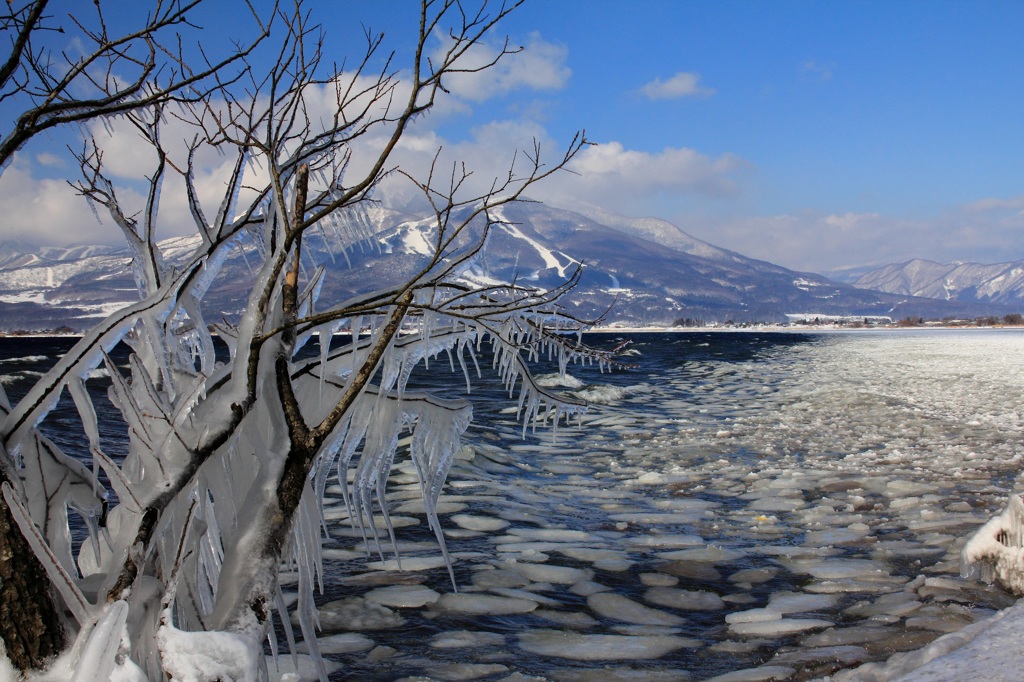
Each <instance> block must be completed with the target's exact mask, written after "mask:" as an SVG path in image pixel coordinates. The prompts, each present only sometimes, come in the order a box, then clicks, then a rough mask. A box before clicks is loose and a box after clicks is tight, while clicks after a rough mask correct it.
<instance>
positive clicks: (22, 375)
mask: <svg viewBox="0 0 1024 682" xmlns="http://www.w3.org/2000/svg"><path fill="white" fill-rule="evenodd" d="M41 376H43V372H35V371H33V370H30V369H25V370H22V371H20V372H15V373H14V374H0V384H3V385H4V386H11V385H13V384H16V383H18V382H19V381H24V380H25V379H38V378H39V377H41Z"/></svg>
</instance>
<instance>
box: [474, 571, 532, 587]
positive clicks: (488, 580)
mask: <svg viewBox="0 0 1024 682" xmlns="http://www.w3.org/2000/svg"><path fill="white" fill-rule="evenodd" d="M473 584H474V585H475V586H477V587H479V588H481V589H484V590H489V589H493V588H495V587H525V586H526V585H529V584H530V581H529V580H527V579H526V578H524V577H523V576H521V575H519V574H518V573H515V572H513V571H506V570H502V569H496V570H481V571H477V572H476V573H474V574H473Z"/></svg>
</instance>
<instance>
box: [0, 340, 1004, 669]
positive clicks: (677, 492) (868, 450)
mask: <svg viewBox="0 0 1024 682" xmlns="http://www.w3.org/2000/svg"><path fill="white" fill-rule="evenodd" d="M619 338H620V337H616V336H613V335H593V336H592V337H590V340H591V341H592V342H593V343H594V344H595V345H605V346H611V345H613V344H614V343H616V342H617V341H618V340H619ZM631 338H632V340H633V343H632V345H631V346H630V351H629V355H628V356H626V357H624V358H623V360H624V361H626V362H629V363H632V364H633V365H635V366H633V367H630V368H626V369H620V370H616V371H614V372H612V373H611V374H607V373H606V374H601V373H599V372H598V371H597V369H596V368H593V367H573V368H571V369H570V374H571V379H570V380H569V381H563V380H560V379H558V378H557V377H554V376H551V375H545V376H544V377H543V380H544V381H546V382H548V383H549V384H560V383H561V384H564V385H565V387H564V390H568V391H572V392H574V393H575V394H577V395H580V396H582V397H585V398H587V399H588V400H590V401H591V403H592V405H591V408H590V410H589V411H588V413H587V414H586V416H585V417H584V419H583V425H582V426H579V427H577V426H573V427H565V426H564V425H563V426H561V427H559V429H558V430H557V431H556V432H553V431H551V430H550V429H538V430H537V432H536V433H528V434H527V436H526V437H525V438H523V437H522V429H521V425H519V424H518V423H517V422H516V421H515V415H514V414H513V413H511V412H510V408H513V407H514V404H513V403H512V402H510V401H509V400H507V398H506V397H504V396H502V395H501V391H500V390H499V387H498V386H497V385H496V383H495V382H494V381H491V380H490V379H488V378H486V377H485V379H484V381H482V382H480V383H479V384H477V385H476V386H474V396H475V400H476V402H475V408H474V409H475V413H476V417H475V419H474V424H473V426H471V428H470V431H469V433H468V434H467V437H466V438H465V447H464V448H463V450H462V452H461V453H460V456H459V459H458V461H457V462H456V464H455V466H454V467H453V470H452V473H451V475H450V476H449V484H448V487H447V489H446V494H445V495H444V496H442V501H441V507H440V509H439V511H440V516H441V521H442V525H443V526H444V528H445V529H446V535H447V543H448V550H449V552H451V553H452V555H453V557H454V558H455V565H454V568H455V576H456V583H457V585H458V593H457V594H456V593H454V592H453V589H452V586H451V583H450V581H449V578H448V573H447V569H446V568H444V566H443V565H441V564H440V561H439V551H438V548H437V545H436V543H435V542H433V541H432V533H431V532H430V530H429V529H428V528H427V524H426V521H425V518H424V516H423V514H422V506H421V505H420V504H419V502H418V495H419V493H418V484H417V483H416V479H415V475H414V472H413V469H412V467H411V464H409V463H407V462H399V463H398V465H397V466H396V468H395V471H394V474H393V476H392V480H391V487H390V490H391V496H390V498H389V500H390V508H391V512H392V515H393V520H394V521H395V522H396V525H397V526H399V527H398V530H397V534H398V550H399V554H400V557H401V559H402V567H403V569H404V570H403V571H401V572H399V571H397V570H392V569H394V568H395V566H394V557H393V552H392V550H391V549H390V547H389V546H388V545H387V544H385V546H384V559H385V561H384V562H383V563H381V561H380V557H378V556H377V554H376V546H375V545H374V544H373V543H370V544H371V547H370V549H371V550H372V556H371V557H370V558H369V559H367V558H366V554H367V549H368V548H367V547H366V546H365V544H364V542H363V540H362V537H361V535H360V533H359V532H358V531H354V530H352V529H350V528H349V527H348V526H347V524H346V522H345V521H344V517H345V513H344V505H343V504H342V503H341V499H340V494H339V490H338V488H337V486H334V487H332V488H330V489H329V490H328V501H327V504H328V508H327V514H328V517H329V518H330V519H332V527H331V537H330V538H329V539H327V540H326V541H325V543H324V547H325V550H324V552H325V566H326V570H327V574H328V575H327V579H326V581H325V584H324V593H323V594H322V595H319V596H318V598H317V601H318V603H319V604H321V607H322V608H321V625H322V626H323V629H324V636H323V638H322V639H321V640H320V643H321V648H322V649H323V650H324V651H325V652H327V653H326V654H325V656H326V658H327V659H329V661H331V663H332V665H334V666H335V668H334V669H335V672H334V673H332V679H338V680H347V679H352V680H397V679H437V680H466V679H485V680H567V681H571V680H618V679H628V680H687V679H692V680H705V679H711V678H715V677H716V676H723V677H722V678H721V679H729V680H764V679H792V680H802V679H813V678H816V677H820V676H823V675H829V674H834V673H835V672H836V671H840V670H843V669H850V668H853V667H855V666H856V665H858V664H859V663H863V662H867V661H879V660H884V659H885V658H887V657H888V656H890V655H891V654H893V653H895V652H898V651H906V650H910V649H915V648H919V647H921V646H924V645H925V644H927V643H929V642H930V641H932V640H933V639H935V638H936V637H938V636H940V635H942V634H944V633H946V632H951V631H954V630H956V629H959V628H960V627H963V626H964V625H967V624H969V623H972V622H975V621H977V620H979V619H982V618H985V617H988V616H989V615H991V614H992V613H994V611H995V610H997V609H1000V608H1004V607H1006V606H1008V605H1010V604H1012V603H1013V601H1014V600H1013V598H1012V597H1011V596H1010V595H1008V594H1006V593H1005V592H1003V591H1001V590H1000V589H998V588H995V587H990V586H987V585H983V584H979V583H975V582H971V581H966V580H962V579H961V578H960V577H959V570H960V568H959V549H960V547H961V546H962V544H963V540H964V539H965V537H966V536H967V535H969V534H970V533H971V532H972V531H973V530H974V529H975V528H977V526H978V525H980V524H981V523H983V522H984V521H985V520H987V519H988V518H989V517H990V516H991V515H993V514H994V513H997V512H998V511H999V510H1001V509H1002V507H1003V505H1004V503H1005V501H1006V498H1007V496H1008V495H1009V493H1011V492H1012V491H1013V490H1014V489H1015V488H1016V485H1017V483H1018V481H1017V479H1018V477H1019V475H1020V473H1021V455H1022V452H1021V443H1022V435H1024V433H1022V432H1024V421H1022V410H1021V400H1022V398H1021V396H1024V369H1022V368H1021V358H1022V357H1024V333H1022V332H1021V331H1015V330H1013V331H1011V330H992V331H978V330H971V331H921V330H914V331H906V332H903V331H884V332H869V331H865V332H851V333H835V334H830V333H810V334H803V333H777V332H776V333H771V332H730V333H706V332H682V333H672V334H635V335H632V337H631ZM68 346H69V342H68V341H67V340H64V339H0V381H2V382H3V383H4V386H5V388H6V389H7V391H8V393H9V394H10V395H11V396H12V398H16V397H17V396H18V395H20V394H21V393H22V392H23V391H24V390H26V388H27V385H28V381H30V380H31V379H32V378H33V377H34V376H38V373H39V372H42V371H44V370H45V368H46V367H48V366H49V365H50V364H52V363H53V362H54V361H55V360H56V358H57V357H58V356H59V354H60V353H61V352H63V351H64V350H65V349H66V348H67V347H68ZM435 369H436V371H435V372H434V373H432V374H431V375H429V376H423V377H420V379H419V381H421V382H422V383H423V384H425V385H427V386H430V387H432V388H434V389H436V390H439V391H441V392H455V391H457V390H459V389H460V387H461V386H462V385H463V379H462V377H461V375H460V374H459V375H456V374H453V373H451V372H450V370H449V369H448V367H447V362H446V361H445V362H444V363H441V364H440V365H439V366H438V367H436V368H435ZM543 372H544V368H541V370H540V373H541V374H543ZM93 383H96V384H97V385H96V386H95V390H96V392H97V395H98V394H99V393H100V392H101V391H102V390H104V389H103V386H102V381H97V382H93ZM99 403H100V401H99V400H98V401H97V404H98V405H99ZM55 416H56V419H55V420H54V424H53V426H52V427H51V428H50V431H49V433H50V434H51V436H52V437H54V438H55V439H57V440H58V441H59V442H60V443H61V445H62V446H64V447H66V448H68V450H69V451H74V449H75V448H76V447H81V442H82V439H81V438H78V437H76V436H75V435H73V431H74V425H75V422H76V417H75V415H74V411H73V409H63V410H61V411H60V412H59V413H57V414H56V415H55ZM104 437H105V438H108V439H110V440H109V444H108V445H107V447H108V451H112V452H116V451H117V447H123V441H121V443H122V444H121V445H120V446H119V445H118V442H119V441H117V440H116V438H117V437H118V436H117V434H116V430H115V429H110V430H108V431H107V432H106V433H105V435H104ZM292 578H293V577H292V576H291V575H290V574H288V573H285V574H284V575H283V582H284V584H285V588H286V592H287V590H289V589H294V586H293V585H292V584H291V583H290V582H289V581H290V580H292ZM300 662H302V661H300ZM284 665H285V668H283V669H286V668H287V666H288V665H290V663H287V664H284ZM741 671H743V672H741ZM844 674H846V675H849V674H850V673H842V672H840V673H839V674H838V675H837V676H836V677H837V679H838V678H841V677H842V676H843V675H844Z"/></svg>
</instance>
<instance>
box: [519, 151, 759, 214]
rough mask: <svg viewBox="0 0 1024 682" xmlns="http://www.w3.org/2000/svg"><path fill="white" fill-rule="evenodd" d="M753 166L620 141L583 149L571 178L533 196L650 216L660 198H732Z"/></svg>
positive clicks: (548, 184)
mask: <svg viewBox="0 0 1024 682" xmlns="http://www.w3.org/2000/svg"><path fill="white" fill-rule="evenodd" d="M749 168H750V164H749V163H748V162H746V161H744V160H743V159H741V158H740V157H738V156H735V155H733V154H723V155H721V156H719V157H710V156H707V155H705V154H701V153H700V152H698V151H696V150H694V149H690V148H687V147H667V148H665V149H663V150H662V151H661V152H657V153H652V152H644V151H638V150H635V149H627V148H626V147H625V146H624V145H623V144H622V143H620V142H606V143H602V144H599V145H596V146H591V147H586V148H584V149H583V150H582V151H581V152H580V153H579V154H578V155H577V157H576V158H575V159H573V161H572V162H571V163H570V164H569V169H570V170H571V171H572V172H573V173H572V174H569V173H564V174H559V175H556V176H554V177H552V178H551V179H550V180H549V181H547V182H546V183H545V184H544V186H543V187H541V188H539V189H538V191H536V192H534V194H535V195H540V196H541V197H542V198H544V199H545V200H547V201H550V202H551V203H553V204H556V205H563V206H567V207H570V204H571V203H572V202H574V201H580V202H586V203H589V204H593V205H595V206H599V207H601V208H604V209H606V210H611V211H618V212H622V213H627V214H629V213H636V212H641V213H644V214H646V213H649V212H650V209H649V208H647V209H646V210H645V208H644V207H645V206H649V205H650V200H651V199H652V198H653V197H657V196H675V197H687V196H691V197H692V196H703V197H718V198H723V197H731V196H735V195H737V194H738V193H739V185H738V182H737V176H738V175H740V174H742V173H743V172H745V171H746V170H748V169H749Z"/></svg>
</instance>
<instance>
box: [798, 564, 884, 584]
mask: <svg viewBox="0 0 1024 682" xmlns="http://www.w3.org/2000/svg"><path fill="white" fill-rule="evenodd" d="M786 567H787V568H788V569H789V570H791V571H793V572H794V573H807V574H809V575H811V576H813V577H815V578H817V579H819V580H840V579H844V578H852V579H858V580H873V579H877V578H880V577H881V578H887V577H889V571H888V569H886V567H885V564H883V563H881V562H878V561H871V560H868V559H825V560H822V561H794V562H787V563H786Z"/></svg>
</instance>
